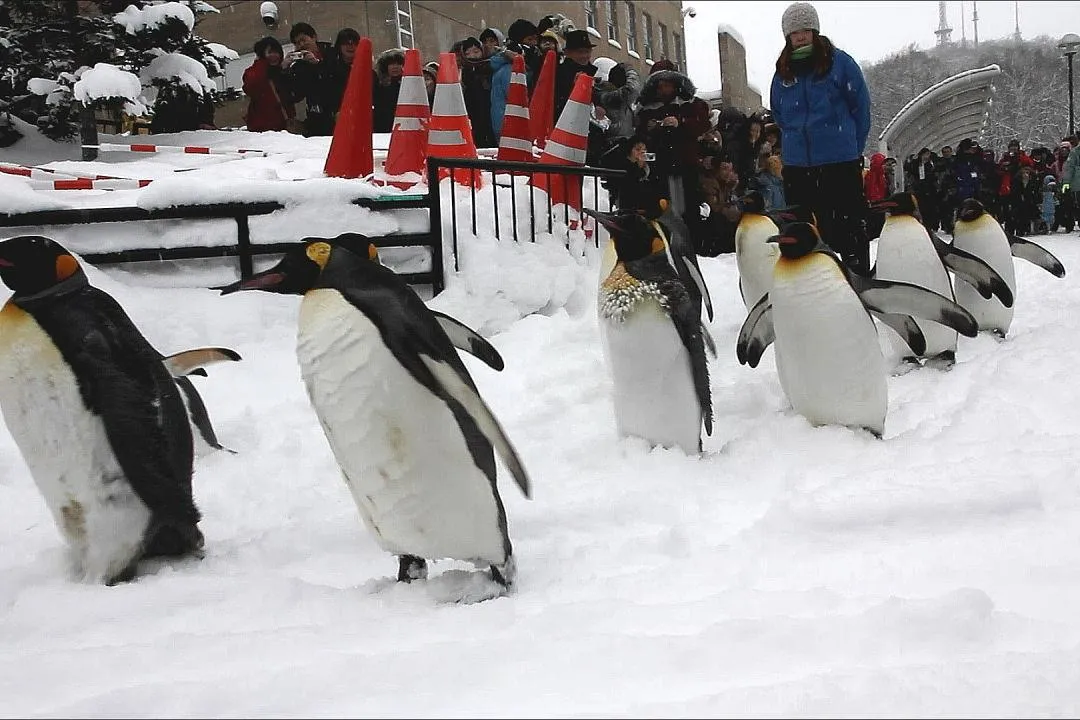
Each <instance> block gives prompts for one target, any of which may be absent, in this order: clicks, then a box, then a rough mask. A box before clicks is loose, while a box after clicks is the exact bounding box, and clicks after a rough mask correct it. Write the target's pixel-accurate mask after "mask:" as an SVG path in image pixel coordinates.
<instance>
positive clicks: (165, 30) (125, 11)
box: [0, 0, 239, 144]
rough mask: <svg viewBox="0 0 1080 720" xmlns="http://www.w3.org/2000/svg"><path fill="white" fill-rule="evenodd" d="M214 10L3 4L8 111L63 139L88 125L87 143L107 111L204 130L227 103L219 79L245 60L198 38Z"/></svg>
mask: <svg viewBox="0 0 1080 720" xmlns="http://www.w3.org/2000/svg"><path fill="white" fill-rule="evenodd" d="M210 12H215V13H216V12H217V10H216V9H215V8H214V7H213V6H212V5H209V4H208V3H206V2H203V1H202V0H185V1H184V2H160V1H158V2H149V1H142V0H132V1H127V2H116V0H92V1H90V2H76V0H0V68H3V72H2V74H0V112H10V113H11V114H13V115H16V116H18V117H20V118H22V119H23V120H26V121H28V122H30V123H33V124H35V125H37V127H38V128H39V129H40V130H41V131H42V132H43V133H44V134H45V135H47V136H48V137H51V138H53V139H58V140H59V139H65V138H70V137H72V136H73V135H75V134H76V133H77V132H79V130H80V123H81V127H82V130H83V142H84V144H86V143H87V137H86V135H87V132H88V130H89V128H87V124H88V122H89V123H90V124H91V125H92V116H91V113H92V112H93V110H97V109H102V108H105V109H112V110H117V109H125V110H126V111H127V112H129V113H131V114H143V113H144V112H150V113H152V115H153V125H154V126H156V128H157V129H159V130H162V131H171V130H180V129H195V128H197V127H198V126H199V124H200V123H201V122H205V121H208V120H209V117H210V116H211V115H212V108H213V105H214V104H216V103H219V102H220V101H221V100H223V99H225V98H222V97H221V95H222V93H219V91H218V90H217V88H216V86H215V84H214V82H213V78H215V77H220V76H221V75H223V74H224V72H225V65H226V63H228V62H229V60H232V59H236V58H237V57H239V56H238V54H237V53H236V52H235V51H233V50H230V49H229V48H227V47H225V46H224V45H220V44H218V43H208V42H206V41H205V40H204V39H203V38H200V37H199V36H198V35H196V34H194V32H193V30H194V27H195V24H196V21H197V18H198V17H199V16H202V15H205V14H206V13H210ZM2 132H3V130H2V125H0V134H2ZM91 142H93V141H91Z"/></svg>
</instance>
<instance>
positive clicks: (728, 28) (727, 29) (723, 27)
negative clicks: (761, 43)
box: [716, 23, 746, 48]
mask: <svg viewBox="0 0 1080 720" xmlns="http://www.w3.org/2000/svg"><path fill="white" fill-rule="evenodd" d="M724 33H727V34H728V35H730V36H731V37H732V38H734V39H735V42H737V43H739V45H742V46H743V47H744V48H745V47H746V41H745V40H743V36H742V33H741V32H739V31H738V30H736V29H735V28H734V27H733V26H732V25H728V24H727V23H720V24H719V25H717V26H716V34H717V35H722V34H724Z"/></svg>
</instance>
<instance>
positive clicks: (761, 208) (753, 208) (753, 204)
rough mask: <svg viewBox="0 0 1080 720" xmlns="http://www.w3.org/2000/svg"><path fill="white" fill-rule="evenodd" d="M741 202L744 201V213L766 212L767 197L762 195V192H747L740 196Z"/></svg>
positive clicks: (759, 213)
mask: <svg viewBox="0 0 1080 720" xmlns="http://www.w3.org/2000/svg"><path fill="white" fill-rule="evenodd" d="M739 202H740V203H742V210H743V212H744V213H755V214H757V215H764V214H765V198H763V197H761V193H759V192H758V191H757V190H751V191H750V192H748V193H746V194H745V195H743V196H742V197H741V198H739Z"/></svg>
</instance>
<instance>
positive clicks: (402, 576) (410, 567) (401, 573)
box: [397, 555, 427, 583]
mask: <svg viewBox="0 0 1080 720" xmlns="http://www.w3.org/2000/svg"><path fill="white" fill-rule="evenodd" d="M397 579H398V582H406V583H408V582H412V581H413V580H427V561H426V560H424V558H420V557H416V556H415V555H401V556H399V557H398V572H397Z"/></svg>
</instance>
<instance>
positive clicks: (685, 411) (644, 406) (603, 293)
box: [584, 209, 712, 454]
mask: <svg viewBox="0 0 1080 720" xmlns="http://www.w3.org/2000/svg"><path fill="white" fill-rule="evenodd" d="M584 212H586V213H588V214H589V215H592V216H593V217H595V218H596V219H597V221H598V222H599V223H600V224H602V225H603V226H604V227H605V228H606V229H607V231H608V232H609V233H610V234H611V242H612V246H613V248H614V251H615V255H616V262H615V264H614V266H613V267H611V269H610V271H609V272H608V274H607V275H606V276H605V277H604V278H602V279H601V283H600V293H599V302H598V307H597V311H598V315H599V321H600V334H601V338H602V341H603V348H604V356H605V358H606V360H607V363H608V367H609V368H610V370H611V373H612V378H613V381H614V404H615V424H616V429H617V432H618V433H619V435H621V436H624V437H625V436H634V437H640V438H643V439H644V440H646V441H647V442H649V443H651V444H653V445H661V446H664V447H679V448H681V449H682V451H683V452H685V453H687V454H694V453H699V452H701V449H702V445H701V427H702V423H704V425H705V431H706V432H707V433H709V434H711V433H712V400H711V395H710V389H709V372H708V365H707V363H706V359H705V352H706V340H705V332H704V329H703V327H702V324H701V316H700V311H699V310H698V309H696V308H695V306H694V302H693V300H692V298H691V294H690V292H689V291H688V289H687V284H686V283H685V282H684V281H683V279H682V278H681V277H680V276H679V273H678V272H676V270H675V269H674V268H673V267H672V265H671V263H670V261H669V259H668V257H667V247H666V243H665V241H664V239H663V237H662V236H661V234H660V233H659V231H658V229H657V227H656V226H655V225H654V224H653V223H651V222H649V221H648V220H646V219H645V218H643V217H641V216H640V215H637V214H635V213H620V214H618V215H610V214H605V213H599V212H595V211H592V210H588V209H586V210H585V211H584Z"/></svg>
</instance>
